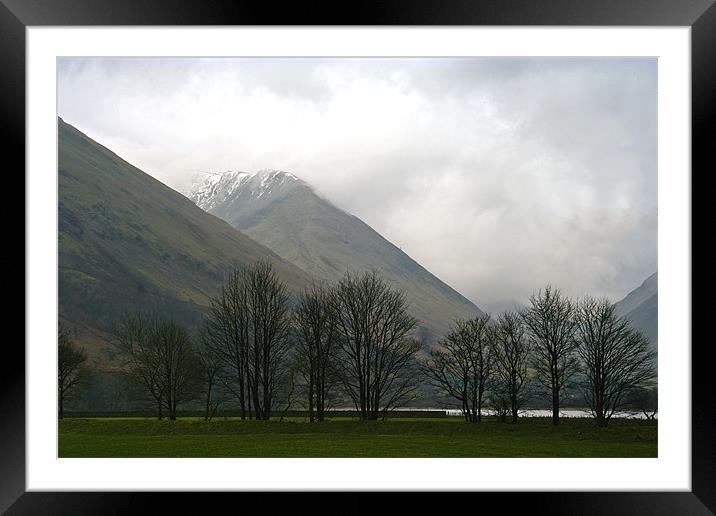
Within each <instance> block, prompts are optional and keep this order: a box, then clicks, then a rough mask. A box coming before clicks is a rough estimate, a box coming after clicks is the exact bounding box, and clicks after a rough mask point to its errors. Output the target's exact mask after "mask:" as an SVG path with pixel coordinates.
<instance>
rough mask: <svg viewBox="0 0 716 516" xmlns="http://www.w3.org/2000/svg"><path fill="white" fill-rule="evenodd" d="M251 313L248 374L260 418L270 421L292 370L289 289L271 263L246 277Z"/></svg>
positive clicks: (258, 265) (255, 267)
mask: <svg viewBox="0 0 716 516" xmlns="http://www.w3.org/2000/svg"><path fill="white" fill-rule="evenodd" d="M244 281H245V288H246V301H247V307H248V310H249V317H248V319H249V343H250V347H249V353H248V371H249V377H248V379H249V383H250V387H251V398H252V402H253V406H254V411H255V413H256V418H257V419H269V418H270V417H271V410H272V408H273V406H274V403H275V402H276V401H277V397H278V395H279V393H280V390H281V389H282V388H286V385H291V386H292V385H293V382H291V381H288V380H289V378H288V376H289V375H290V373H291V371H290V368H289V364H288V359H289V358H290V357H289V352H290V344H291V341H290V338H289V337H290V335H289V328H290V313H289V306H288V293H287V291H286V286H285V285H284V284H283V282H281V280H279V278H278V276H277V275H276V273H275V272H274V270H273V267H272V266H271V264H270V263H269V262H257V263H256V264H254V265H253V266H252V267H251V268H249V269H248V270H247V272H246V274H245V277H244Z"/></svg>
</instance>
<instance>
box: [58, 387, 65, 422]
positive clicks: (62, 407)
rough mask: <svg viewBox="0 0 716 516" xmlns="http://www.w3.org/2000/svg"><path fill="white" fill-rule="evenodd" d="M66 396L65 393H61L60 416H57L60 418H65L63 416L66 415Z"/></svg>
mask: <svg viewBox="0 0 716 516" xmlns="http://www.w3.org/2000/svg"><path fill="white" fill-rule="evenodd" d="M64 397H65V396H64V394H63V393H60V396H59V398H60V399H59V402H60V406H59V409H60V410H59V414H58V416H57V417H59V418H60V419H63V418H64V417H65V410H64V401H65V400H64Z"/></svg>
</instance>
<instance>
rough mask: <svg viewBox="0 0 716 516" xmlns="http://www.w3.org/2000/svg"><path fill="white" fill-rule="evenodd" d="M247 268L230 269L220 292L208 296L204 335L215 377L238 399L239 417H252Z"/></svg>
mask: <svg viewBox="0 0 716 516" xmlns="http://www.w3.org/2000/svg"><path fill="white" fill-rule="evenodd" d="M250 316H251V312H250V308H249V303H248V289H247V271H246V270H245V269H238V268H237V269H234V270H233V271H232V272H231V274H230V275H229V278H228V280H227V282H226V283H225V284H224V285H223V287H222V289H221V292H220V294H219V295H218V296H217V297H215V298H212V299H211V308H210V311H209V316H208V317H207V319H206V321H205V326H204V332H205V334H204V338H205V339H206V345H207V347H208V348H210V349H211V352H212V354H213V356H214V357H215V358H216V360H217V361H218V362H219V365H220V371H219V380H221V383H222V384H223V386H224V387H225V388H226V390H227V391H228V392H230V393H232V394H233V395H234V396H235V398H236V399H237V400H238V402H239V408H240V410H241V419H246V417H249V418H251V417H253V413H252V402H251V398H252V396H251V392H250V389H251V383H250V381H249V376H250V371H249V348H250V347H251V337H252V335H251V332H250V330H251V327H250V326H251V321H250Z"/></svg>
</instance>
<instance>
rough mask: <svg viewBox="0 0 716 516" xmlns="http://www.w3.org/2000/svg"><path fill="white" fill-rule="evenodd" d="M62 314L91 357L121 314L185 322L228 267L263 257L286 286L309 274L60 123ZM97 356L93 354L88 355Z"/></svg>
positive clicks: (301, 282) (197, 313)
mask: <svg viewBox="0 0 716 516" xmlns="http://www.w3.org/2000/svg"><path fill="white" fill-rule="evenodd" d="M58 135H59V143H58V149H59V170H58V172H59V192H58V195H59V199H58V201H59V211H58V222H59V224H58V225H59V228H58V247H59V256H58V282H59V286H58V288H59V317H60V320H61V321H64V322H66V323H69V325H70V326H71V327H72V328H73V330H75V331H76V332H77V333H78V340H79V342H80V343H82V344H88V345H87V346H86V348H87V350H88V351H89V352H90V353H91V354H94V355H96V354H97V353H99V352H100V350H102V349H106V348H107V344H108V342H107V339H108V335H109V332H111V330H112V328H113V326H114V325H115V324H116V323H117V322H118V320H119V319H120V318H121V317H122V316H123V314H124V313H125V312H128V311H136V310H143V311H155V312H159V313H161V314H163V315H166V316H171V317H172V318H174V319H176V320H178V321H179V322H181V323H183V324H186V325H188V326H189V327H190V328H191V327H196V325H197V324H198V323H199V321H200V320H201V317H202V314H203V313H204V311H205V310H206V308H207V306H208V303H209V297H210V296H213V295H215V294H216V293H217V292H218V290H219V288H220V286H221V285H222V283H223V282H224V281H225V279H226V277H227V274H228V273H229V271H230V270H231V269H232V268H233V267H234V266H241V265H248V264H251V263H253V262H255V261H257V260H268V261H270V262H271V263H272V264H273V266H274V269H275V270H276V272H277V274H278V275H279V276H280V277H281V279H282V280H283V281H284V282H286V283H287V285H288V286H289V288H291V289H292V290H294V291H298V290H300V289H301V288H303V287H305V286H306V285H308V284H309V281H310V278H309V276H308V275H307V274H306V273H305V272H304V271H302V270H300V269H299V268H298V267H296V266H295V265H293V264H291V263H288V262H286V261H285V260H283V259H282V258H280V257H279V256H278V255H276V254H275V253H274V252H272V251H271V250H269V249H268V248H266V247H264V246H263V245H261V244H259V243H257V242H255V241H254V240H252V239H251V238H250V237H248V236H246V235H244V234H242V233H241V232H240V231H238V230H236V229H235V228H233V227H231V226H230V225H229V224H227V223H226V222H224V221H223V220H221V219H219V218H217V217H215V216H213V215H210V214H208V213H206V212H205V211H203V210H201V209H199V208H198V207H197V206H196V205H195V204H194V203H193V202H191V201H190V200H189V199H187V198H186V197H184V196H183V195H181V194H180V193H178V192H176V191H174V190H172V189H171V188H169V187H167V186H166V185H164V184H163V183H161V182H159V181H157V180H156V179H154V178H152V177H151V176H149V175H147V174H145V173H144V172H142V171H141V170H139V169H138V168H136V167H134V166H132V165H131V164H129V163H127V162H126V161H124V160H123V159H122V158H120V157H119V156H117V155H116V154H114V153H113V152H112V151H110V150H109V149H107V148H105V147H103V146H102V145H99V144H98V143H96V142H95V141H93V140H92V139H90V138H88V137H87V136H86V135H84V134H83V133H81V132H80V131H78V130H77V129H75V128H74V127H72V126H71V125H69V124H66V123H65V122H64V121H63V120H62V119H58ZM95 358H96V356H95Z"/></svg>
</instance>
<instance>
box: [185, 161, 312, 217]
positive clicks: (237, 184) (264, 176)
mask: <svg viewBox="0 0 716 516" xmlns="http://www.w3.org/2000/svg"><path fill="white" fill-rule="evenodd" d="M292 183H301V184H303V181H301V180H300V179H299V178H298V177H296V176H295V175H294V174H291V173H290V172H285V171H283V170H276V169H262V170H259V171H258V172H255V173H254V174H249V173H247V172H240V171H232V170H227V171H226V172H208V173H207V174H206V175H205V176H204V179H203V180H200V181H199V182H197V183H195V184H194V186H193V187H192V188H191V190H190V192H189V196H188V197H189V198H190V199H191V200H192V201H194V203H195V204H196V205H197V206H199V207H200V208H201V209H203V210H205V211H210V210H211V209H212V208H214V207H216V206H218V205H220V204H222V203H224V202H225V201H226V200H227V199H229V198H230V197H232V196H234V194H236V193H237V192H238V193H243V194H246V195H250V196H251V197H252V198H255V199H258V198H262V197H264V196H266V195H267V194H269V193H270V192H273V191H275V190H276V189H278V188H280V187H282V186H283V185H288V184H292Z"/></svg>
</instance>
